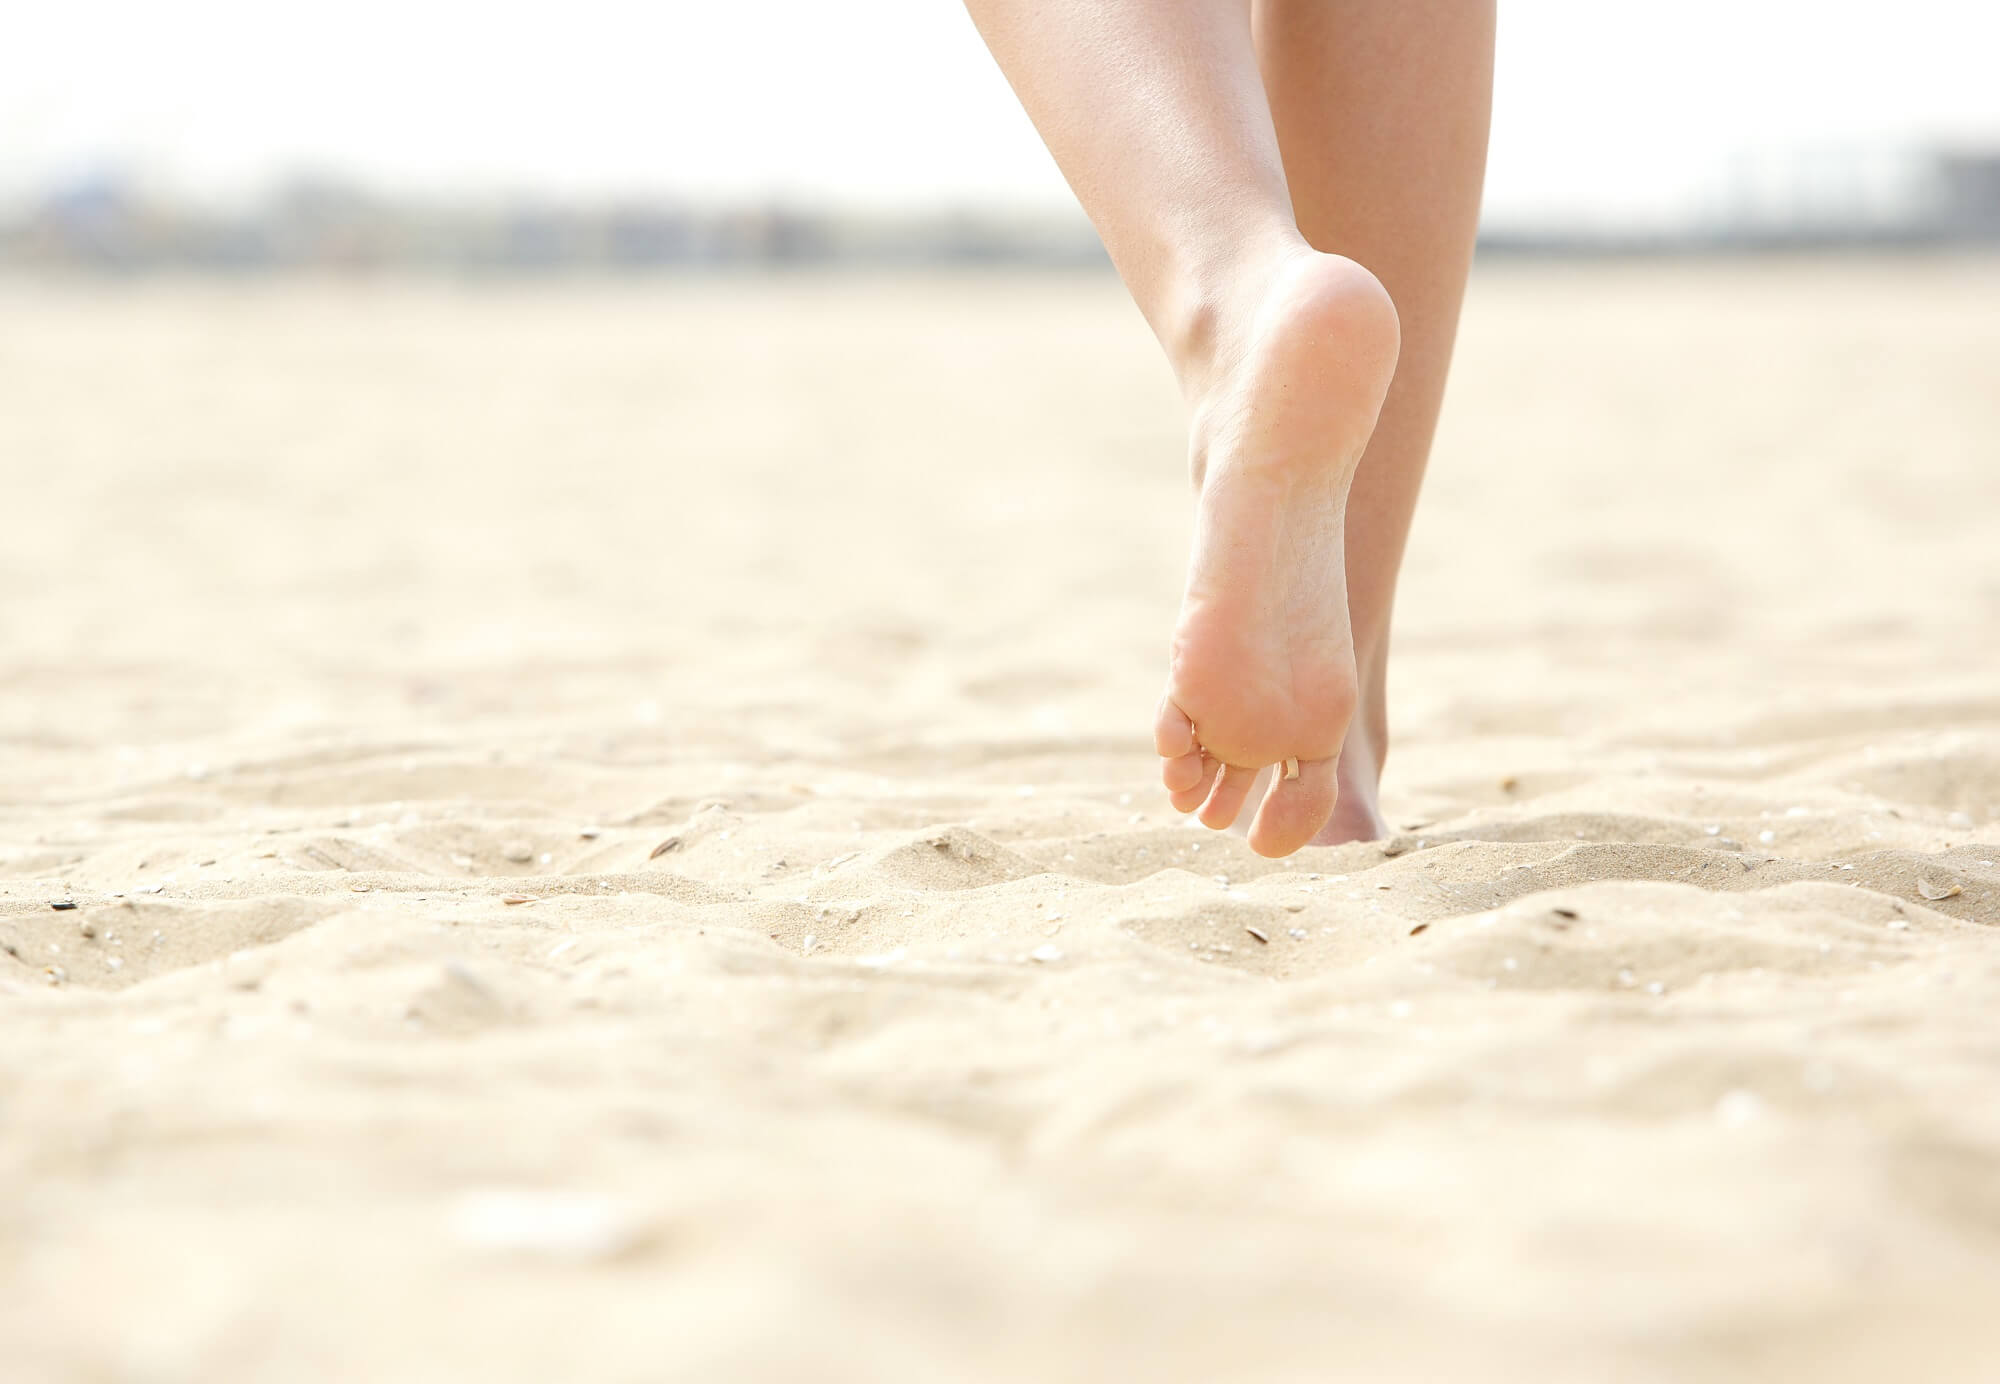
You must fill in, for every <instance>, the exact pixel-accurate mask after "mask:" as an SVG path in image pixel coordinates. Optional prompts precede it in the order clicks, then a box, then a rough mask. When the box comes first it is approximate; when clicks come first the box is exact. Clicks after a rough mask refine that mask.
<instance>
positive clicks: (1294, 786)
mask: <svg viewBox="0 0 2000 1384" xmlns="http://www.w3.org/2000/svg"><path fill="white" fill-rule="evenodd" d="M1337 762H1338V761H1337V760H1334V759H1312V760H1304V759H1302V760H1300V761H1299V776H1298V777H1297V778H1294V779H1288V778H1286V777H1284V775H1283V774H1282V773H1277V774H1273V775H1272V777H1271V791H1270V792H1268V793H1266V794H1265V795H1264V801H1263V804H1262V805H1261V806H1259V807H1258V809H1257V818H1256V820H1255V821H1253V822H1251V823H1250V849H1251V850H1253V851H1255V852H1257V854H1259V855H1264V856H1273V857H1275V856H1283V855H1290V854H1291V853H1292V852H1293V851H1295V850H1297V849H1298V848H1299V847H1301V846H1303V845H1305V844H1306V843H1307V842H1309V841H1311V840H1312V839H1313V835H1314V833H1316V832H1317V831H1318V830H1319V829H1320V828H1321V827H1323V826H1325V825H1326V823H1327V819H1328V818H1330V817H1332V816H1333V805H1334V803H1336V802H1337V801H1339V798H1340V790H1339V787H1338V786H1337V785H1336V783H1335V778H1334V766H1335V765H1336V763H1337Z"/></svg>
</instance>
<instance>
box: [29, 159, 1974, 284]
mask: <svg viewBox="0 0 2000 1384" xmlns="http://www.w3.org/2000/svg"><path fill="white" fill-rule="evenodd" d="M1481 243H1482V248H1483V249H1484V250H1485V251H1487V252H1498V253H1520V254H1544V255H1606V254H1635V253H1639V254H1673V253H1690V254H1693V253H1728V252H1742V251H1760V250H1787V249H1816V248H1841V247H1853V248H1874V249H1883V250H1897V249H1904V250H1926V249H1935V248H1945V247H1953V246H2000V146H1995V147H1992V148H1975V147H1957V148H1928V149H1903V150H1887V151H1884V150H1872V151H1860V150H1839V149H1836V150H1831V151H1821V152H1813V153H1806V154H1790V155H1783V156H1771V155H1766V156H1760V157H1755V158H1752V157H1747V156H1746V157H1744V158H1742V159H1739V160H1738V161H1737V162H1736V164H1735V165H1733V166H1732V168H1731V169H1730V171H1729V174H1728V176H1727V178H1726V179H1725V180H1723V182H1722V183H1721V185H1720V186H1718V187H1717V188H1716V189H1715V190H1714V191H1713V193H1712V194H1711V195H1710V196H1708V197H1707V198H1705V199H1704V200H1703V201H1701V202H1700V203H1699V204H1698V205H1695V206H1692V207H1690V208H1688V209H1686V210H1684V211H1683V212H1682V213H1680V214H1678V215H1667V216H1657V217H1655V218H1653V219H1651V220H1646V221H1633V220H1629V219H1628V220H1625V221H1620V222H1616V223H1605V222H1600V221H1593V220H1590V219H1588V218H1582V217H1571V218H1567V219H1564V218H1560V217H1558V218H1544V219H1541V220H1532V221H1528V220H1518V219H1517V220H1514V221H1511V222H1510V221H1506V220H1500V221H1498V222H1497V223H1496V222H1495V220H1494V219H1493V218H1489V220H1488V224H1487V225H1486V226H1485V228H1484V229H1483V231H1482V236H1481ZM1104 263H1105V257H1104V252H1103V249H1102V247H1101V246H1100V245H1099V244H1098V242H1097V239H1096V237H1095V235H1094V234H1093V233H1092V232H1091V230H1090V227H1089V225H1088V223H1087V222H1085V220H1084V219H1083V217H1082V214H1081V213H1080V212H1071V213H1069V214H1066V215H1065V214H1062V213H1060V212H1045V211H1024V212H1021V213H1018V214H1013V213H1007V212H1002V211H996V210H991V209H980V210H957V211H954V210H938V211H906V212H901V213H887V212H877V213H862V212H853V211H840V210H835V209H830V208H814V207H811V206H804V205H785V204H781V203H769V204H761V205H759V204H743V205H734V206H727V205H702V204H695V203H692V202H676V201H670V200H665V199H658V200H645V199H623V200H611V199H607V200H602V201H583V200H574V199H572V200H562V199H553V198H535V197H515V198H494V197H488V198H476V197H467V196H459V197H442V196H441V197H437V198H416V197H409V196H398V195H391V194H385V193H381V192H377V191H374V190H371V189H369V188H367V187H365V186H362V185H359V184H356V183H351V182H346V181H343V180H340V179H337V178H327V177H315V178H298V179H295V180H292V181H290V182H287V183H285V184H283V185H281V186H278V187H276V188H274V189H273V190H271V191H270V192H269V193H268V194H266V195H264V196H261V197H258V198H254V199H252V200H250V201H248V202H246V203H243V204H241V205H234V206H219V205H213V204H204V203H202V202H201V201H199V200H196V199H191V198H187V197H183V196H178V195H176V194H175V193H173V192H172V191H171V190H162V189H159V188H155V187H152V186H150V185H149V184H148V183H147V182H146V180H144V179H141V178H135V177H128V176H122V175H119V174H115V173H109V174H94V175H90V176H84V177H79V178H76V179H74V180H72V181H69V182H65V183H63V184H61V185H58V186H56V187H53V188H50V189H48V190H47V191H45V192H44V193H42V194H41V195H39V196H34V197H30V198H27V199H25V200H23V201H22V202H21V203H20V204H18V205H17V206H16V207H14V208H13V209H11V210H0V266H7V267H13V268H47V269H68V270H81V271H103V272H133V271H144V270H153V269H179V270H197V271H211V272H223V273H228V272H252V271H260V270H279V269H327V270H342V269H347V270H359V269H369V268H385V269H386V268H395V267H417V268H426V267H427V268H434V269H446V270H464V271H485V272H493V273H536V272H548V271H558V270H600V271H638V270H655V269H704V268H721V267H729V266H746V267H747V266H782V265H814V264H825V265H843V264H845V265H858V266H869V265H873V266H911V267H914V266H924V265H937V266H941V265H977V264H988V265H1002V264H1014V265H1042V266H1102V265H1103V264H1104Z"/></svg>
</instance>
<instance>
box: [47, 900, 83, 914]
mask: <svg viewBox="0 0 2000 1384" xmlns="http://www.w3.org/2000/svg"><path fill="white" fill-rule="evenodd" d="M49 907H50V908H53V909H55V910H56V912H58V913H62V912H65V911H67V910H69V909H72V908H75V907H76V900H75V899H50V900H49Z"/></svg>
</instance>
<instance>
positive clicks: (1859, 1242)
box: [0, 260, 2000, 1381]
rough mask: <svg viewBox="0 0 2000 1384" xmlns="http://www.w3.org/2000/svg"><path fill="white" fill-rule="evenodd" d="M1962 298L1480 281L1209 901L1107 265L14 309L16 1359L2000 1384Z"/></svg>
mask: <svg viewBox="0 0 2000 1384" xmlns="http://www.w3.org/2000/svg"><path fill="white" fill-rule="evenodd" d="M1996 302H2000V263H1996V262H1993V261H1984V262H1982V261H1978V260H1962V261H1953V260H1940V261H1936V262H1915V261H1911V262H1896V261H1880V262H1876V261H1850V260H1827V261H1823V262H1816V263H1807V262H1787V261H1781V260H1770V261H1748V262H1743V263H1736V264H1731V263H1722V264H1708V265H1686V264H1638V263H1628V264H1603V265H1594V266H1562V265H1555V264H1551V265H1545V266H1535V265H1522V264H1501V265H1498V266H1493V267H1487V268H1483V269H1482V270H1481V271H1480V272H1479V274H1478V275H1477V276H1476V279H1475V284H1474V289H1473V294H1472V299H1471V303H1470V305H1469V308H1468V311H1467V319H1466V326H1465V332H1464V335H1463V337H1462V340H1461V347H1460V355H1459V364H1458V367H1457V374H1456V377H1455V380H1454V385H1453V392H1452V395H1451V398H1450V400H1449V402H1448V405H1447V410H1446V418H1445V422H1444V427H1443V431H1442V434H1441V437H1440V440H1439V444H1438V450H1437V455H1436V459H1435V463H1434V466H1433V468H1432V473H1431V477H1430V481H1429V487H1428V492H1427V498H1426V502H1425V506H1424V508H1423V509H1422V511H1421V512H1420V514H1419V517H1418V522H1417V529H1416V534H1415V538H1414V543H1413V547H1412V550H1411V553H1410V557H1409V564H1408V568H1407V571H1406V575H1405V580H1404V586H1403V596H1402V600H1401V604H1400V609H1399V615H1398V626H1397V629H1398V636H1397V651H1398V652H1397V657H1396V662H1395V663H1394V665H1393V669H1394V671H1393V674H1392V691H1393V698H1394V729H1395V742H1394V748H1393V752H1392V756H1391V760H1390V765H1389V775H1388V781H1387V784H1386V790H1385V802H1384V808H1385V811H1386V813H1387V815H1388V816H1389V818H1390V820H1391V821H1392V822H1393V823H1395V824H1396V826H1397V828H1398V832H1399V834H1398V835H1397V836H1396V837H1395V839H1394V840H1393V841H1391V842H1389V843H1386V844H1364V845H1353V846H1347V847H1342V848H1338V849H1310V850H1307V851H1304V852H1302V853H1301V854H1299V855H1298V856H1296V857H1294V858H1292V859H1289V860H1284V861H1271V860H1264V859H1261V858H1259V857H1257V856H1255V855H1253V854H1252V853H1251V852H1250V851H1249V850H1248V849H1247V847H1246V846H1245V845H1244V844H1243V842H1242V841H1241V840H1240V839H1238V838H1235V837H1231V836H1216V835H1211V834H1209V833H1207V832H1204V831H1201V830H1198V829H1191V828H1190V827H1189V826H1188V825H1187V824H1186V823H1185V822H1183V821H1182V820H1181V819H1179V818H1177V817H1176V816H1175V815H1174V814H1173V813H1172V812H1171V810H1169V809H1168V807H1167V806H1166V804H1165V801H1164V799H1163V796H1162V794H1161V793H1160V792H1159V790H1158V787H1157V783H1156V779H1155V764H1154V761H1153V758H1152V756H1151V754H1150V753H1149V733H1150V725H1151V717H1152V708H1153V704H1154V699H1155V697H1156V696H1157V694H1158V691H1159V686H1160V679H1161V675H1162V669H1163V665H1164V649H1165V643H1166V638H1167V634H1168V632H1169V628H1170V624H1171V620H1172V617H1173V612H1174V608H1175V603H1176V600H1177V596H1178V587H1179V582H1180V578H1181V570H1182V569H1181V564H1182V561H1183V558H1184V555H1185V543H1186V536H1187V527H1188V522H1189V510H1190V507H1189V503H1188V497H1187V491H1186V473H1185V469H1184V457H1183V451H1182V442H1181V434H1180V418H1179V409H1178V403H1177V400H1176V399H1175V397H1174V394H1173V392H1172V388H1171V384H1170V381H1169V379H1168V377H1167V373H1166V371H1165V368H1164V367H1163V366H1162V365H1161V363H1160V362H1159V360H1158V357H1157V353H1156V351H1155V349H1154V347H1153V345H1152V343H1151V341H1150V339H1149V338H1148V337H1147V336H1146V334H1145V332H1144V329H1143V327H1142V326H1141V324H1140V322H1139V320H1138V318H1137V316H1136V314H1135V313H1134V312H1133V311H1132V309H1131V308H1130V306H1129V305H1128V304H1127V303H1126V302H1125V300H1124V299H1123V298H1122V296H1121V294H1120V291H1119V289H1118V286H1117V285H1116V283H1115V282H1114V281H1112V280H1111V279H1110V278H1109V277H1106V276H1096V275H1091V274H1077V275H1073V276H1061V275H1051V276H1034V275H1025V274H1000V275H994V276H990V277H984V278H980V277H939V278H934V279H926V278H911V279H901V280H875V279H868V278H838V277H831V278H821V277H813V276H798V277H776V278H763V279H741V280H731V279H717V280H707V281H694V282H685V283H680V282H673V281H658V282H655V281H634V282H612V283H590V282H584V283H573V282H564V281H560V280H557V281H551V282H549V283H546V284H520V283H508V284H489V285H479V284H467V285H463V286H460V285H453V284H449V283H442V282H432V283H425V282H418V281H408V280H397V279H384V280H381V281H372V282H371V281H363V282H357V283H352V284H332V283H329V284H313V283H297V282H285V281H277V282H259V281H244V282H241V283H229V282H135V283H129V284H113V283H103V282H99V283H66V284H65V283H54V284H50V283H42V284H35V283H28V282H22V281H14V282H9V283H4V284H0V483H4V490H5V494H6V497H7V502H6V505H5V511H4V512H5V514H6V521H5V525H4V528H5V539H6V541H5V543H4V544H0V590H4V592H5V598H4V600H0V649H4V653H0V763H4V773H0V943H4V947H5V950H4V952H0V1175H4V1179H5V1186H6V1188H7V1194H6V1195H5V1196H4V1197H0V1333H4V1340H5V1343H6V1344H5V1347H4V1349H5V1353H6V1356H7V1364H6V1366H5V1369H4V1373H5V1374H6V1375H7V1377H8V1378H10V1379H14V1380H43V1379H48V1380H54V1379H85V1378H88V1379H107V1380H112V1379H115V1380H128V1379H129V1380H143V1381H178V1380H189V1381H194V1380H200V1381H216V1380H236V1379H251V1378H260V1379H287V1380H314V1379H357V1378H367V1379H371V1380H427V1379H437V1378H443V1377H459V1378H472V1377H477V1378H485V1379H538V1380H539V1379H584V1378H601V1379H631V1380H638V1379H648V1380H660V1379H688V1380H732V1379H797V1380H805V1379H811V1380H857V1381H858V1380H882V1379H911V1380H938V1379H953V1380H978V1379H1000V1378H1015V1379H1028V1378H1032V1379H1041V1380H1107V1379H1136V1378H1190V1379H1193V1378H1231V1379H1272V1380H1277V1379H1286V1380H1317V1379H1327V1378H1334V1377H1347V1378H1366V1379H1392V1378H1411V1379H1443V1378H1454V1379H1538V1380H1549V1379H1578V1380H1606V1379H1614V1378H1615V1379H1618V1380H1624V1381H1654V1380H1668V1379H1688V1378H1701V1379H1715V1380H1736V1379H1743V1380H1748V1379H1758V1380H1772V1379H1814V1380H1841V1379H1876V1378H1885V1377H1895V1378H1910V1379H1918V1378H1921V1379H1925V1380H1945V1379H1966V1380H1972V1379H1992V1378H1995V1377H1996V1376H2000V1353H1997V1352H2000V1325H1996V1321H1995V1313H1994V1311H1993V1307H1992V1303H1993V1301H1994V1298H1995V1294H1996V1293H2000V1099H1996V1093H1997V1092H2000V1021H1996V1016H1997V1015H2000V933H1996V931H1995V930H1994V929H1995V927H1996V926H2000V863H1996V862H2000V638H1996V635H1995V631H1996V629H2000V556H1996V554H2000V528H1996V521H1995V515H1996V514H2000V464H1996V462H2000V442H1996V439H2000V388H1996V381H2000V314H1996V313H1995V312H1994V310H1993V307H1994V304H1995V303H1996ZM68 900H73V901H74V902H75V904H76V905H77V906H76V907H74V908H69V909H57V908H52V907H51V904H52V903H53V902H59V901H68Z"/></svg>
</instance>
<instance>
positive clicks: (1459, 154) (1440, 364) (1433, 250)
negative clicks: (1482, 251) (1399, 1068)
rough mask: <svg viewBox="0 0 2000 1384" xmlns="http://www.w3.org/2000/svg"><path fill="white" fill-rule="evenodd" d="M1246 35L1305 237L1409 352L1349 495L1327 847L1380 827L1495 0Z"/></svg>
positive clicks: (1285, 14)
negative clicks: (1389, 319) (1390, 672)
mask: <svg viewBox="0 0 2000 1384" xmlns="http://www.w3.org/2000/svg"><path fill="white" fill-rule="evenodd" d="M1256 40H1257V45H1258V51H1259V56H1260V60H1261V64H1262V70H1263V73H1264V82H1265V88H1266V91H1267V93H1268V98H1269V102H1270V108H1271V113H1272V120H1273V124H1274V127H1275V128H1276V130H1277V132H1278V144H1279V148H1280V150H1281V152H1282V156H1283V159H1284V165H1285V173H1286V177H1287V180H1288V184H1289V187H1290V189H1291V194H1292V204H1293V207H1294V208H1295V211H1296V214H1297V224H1298V225H1299V227H1300V229H1301V230H1302V231H1303V233H1304V234H1305V236H1306V238H1307V239H1308V240H1309V241H1310V242H1311V243H1312V244H1313V245H1315V246H1316V247H1318V248H1319V249H1321V250H1326V251H1332V252H1335V253H1338V254H1341V255H1346V256H1351V257H1352V258H1354V259H1356V260H1358V261H1360V262H1361V263H1362V264H1365V265H1367V266H1368V267H1369V268H1370V269H1371V270H1373V271H1374V272H1375V274H1376V275H1377V277H1379V278H1380V279H1381V280H1382V282H1383V284H1384V286H1386V287H1387V289H1388V290H1389V296H1390V297H1391V298H1393V299H1394V300H1395V304H1396V310H1397V313H1398V316H1399V317H1400V319H1401V322H1402V354H1401V357H1400V360H1399V363H1398V365H1397V368H1396V377H1395V380H1394V382H1393V383H1392V384H1391V386H1390V388H1389V393H1388V397H1387V398H1386V399H1385V400H1384V402H1383V405H1382V414H1381V418H1380V420H1379V421H1378V422H1377V424H1376V427H1375V432H1374V435H1373V437H1372V438H1371V439H1370V440H1369V443H1368V448H1367V451H1366V453H1365V454H1364V455H1363V457H1362V460H1361V463H1360V466H1359V467H1358V469H1357V470H1356V473H1355V477H1354V483H1353V486H1352V488H1351V490H1350V492H1349V496H1348V504H1347V533H1346V550H1347V594H1348V610H1349V614H1350V618H1351V620H1352V627H1353V631H1354V650H1355V660H1356V665H1357V669H1358V676H1359V702H1358V705H1357V707H1356V711H1355V717H1354V722H1353V725H1352V726H1351V727H1350V730H1349V736H1348V748H1347V749H1346V750H1345V751H1344V752H1343V755H1342V762H1341V773H1340V779H1341V782H1340V790H1341V794H1340V804H1339V807H1338V809H1337V810H1336V813H1335V816H1334V818H1333V820H1332V821H1331V822H1330V823H1329V824H1328V827H1327V830H1326V831H1325V832H1323V833H1322V834H1321V836H1320V837H1319V838H1318V839H1319V840H1321V841H1322V842H1334V841H1344V840H1356V839H1371V838H1374V837H1377V836H1380V835H1381V834H1383V823H1382V821H1381V818H1380V815H1379V813H1378V811H1377V808H1376V800H1377V784H1378V780H1379V777H1380V774H1381V768H1382V762H1383V759H1384V757H1385V756H1386V755H1387V753H1388V747H1389V744H1388V735H1389V728H1388V716H1387V703H1386V695H1385V694H1386V673H1387V668H1388V655H1389V622H1390V615H1391V610H1392V607H1393V605H1394V602H1395V593H1396V575H1397V571H1398V569H1399V568H1400V567H1401V565H1402V560H1403V549H1404V544H1405V542H1406V540H1407V538H1408V536H1409V530H1410V517H1411V514H1412V512H1413V511H1414V509H1415V507H1416V503H1417V490H1418V487H1419V486H1420V485H1421V484H1422V481H1423V474H1424V465H1425V462H1426V461H1427V460H1428V458H1429V455H1430V446H1431V437H1432V434H1433V433H1434V431H1435V430H1436V427H1437V417H1438V409H1439V406H1440V404H1441V402H1442V400H1443V397H1444V383H1445V372H1446V369H1447V367H1448V366H1449V365H1450V362H1451V351H1452V342H1453V338H1454V336H1455V335H1456V332H1457V328H1458V314H1459V304H1460V301H1461V299H1462V298H1463V296H1464V291H1465V280H1466V274H1467V271H1468V270H1469V268H1470V266H1471V262H1472V247H1473V239H1474V235H1475V233H1476V230H1477V225H1478V219H1479V195H1480V185H1481V182H1482V180H1483V178H1484V174H1485V167H1486V135H1487V123H1488V115H1489V110H1490V107H1491V95H1492V82H1493V4H1492V0H1397V3H1395V4H1380V3H1377V2H1376V0H1257V9H1256Z"/></svg>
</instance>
